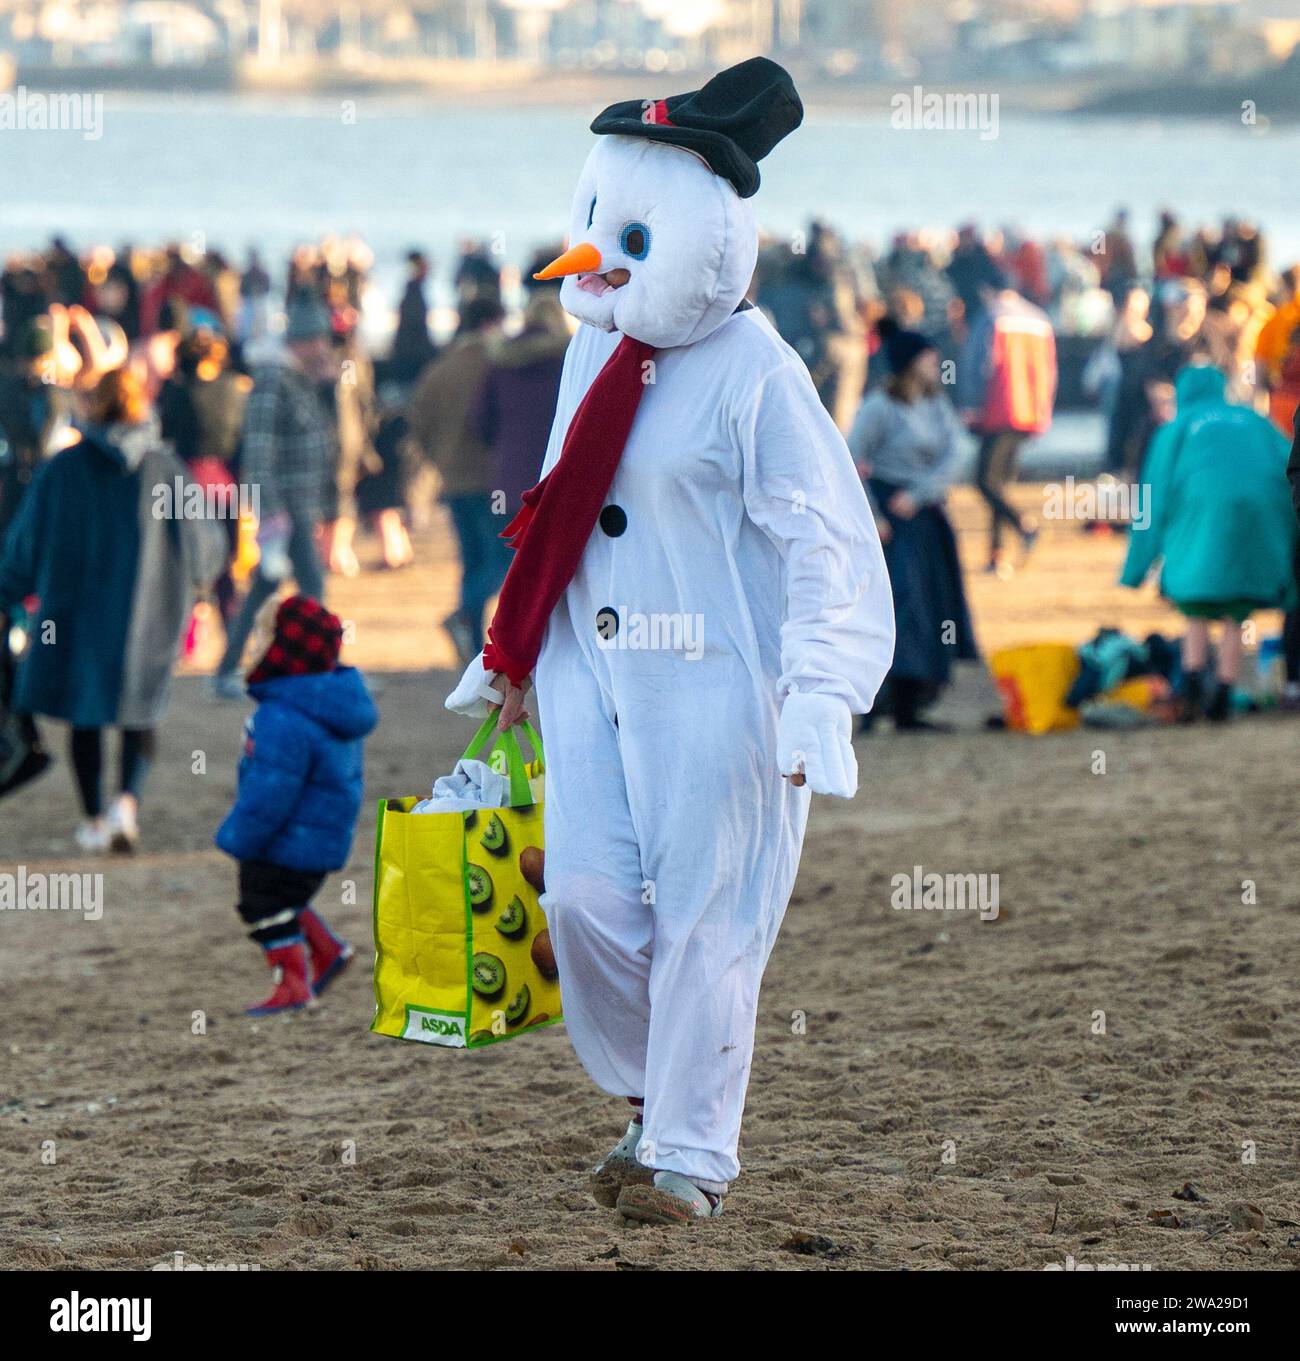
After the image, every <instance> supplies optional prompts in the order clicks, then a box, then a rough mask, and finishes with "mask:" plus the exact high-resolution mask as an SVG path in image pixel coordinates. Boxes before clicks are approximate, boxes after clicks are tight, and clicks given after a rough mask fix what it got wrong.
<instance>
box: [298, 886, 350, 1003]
mask: <svg viewBox="0 0 1300 1361" xmlns="http://www.w3.org/2000/svg"><path fill="white" fill-rule="evenodd" d="M298 924H299V925H300V926H301V927H302V933H303V935H304V936H306V937H307V949H308V950H310V951H311V992H312V996H313V997H319V996H320V995H321V993H323V992H324V991H325V989H326V988H328V987H329V985H330V984H331V983H332V982H333V981H334V980H335V979H336V978H337V977H338V976H339V974H341V973H342V972H343V970H344V969H346V968H347V967H348V965H349V963H351V961H352V947H351V946H350V945H349V944H348V943H347V941H345V940H343V939H342V938H341V937H340V936H336V935H335V934H334V932H333V931H331V930H330V929H329V927H328V926H327V925H326V923H325V919H324V918H323V917H322V916H321V915H320V913H318V912H317V911H316V909H315V908H314V907H304V908H303V910H302V911H301V912H300V913H299V914H298Z"/></svg>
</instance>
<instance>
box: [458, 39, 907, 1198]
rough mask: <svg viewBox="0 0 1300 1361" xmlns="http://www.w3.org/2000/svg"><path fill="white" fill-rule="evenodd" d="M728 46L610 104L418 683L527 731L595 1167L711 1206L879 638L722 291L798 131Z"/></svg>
mask: <svg viewBox="0 0 1300 1361" xmlns="http://www.w3.org/2000/svg"><path fill="white" fill-rule="evenodd" d="M802 117H803V106H802V104H801V103H800V100H799V96H798V94H797V93H796V91H795V88H794V84H793V82H792V81H791V79H790V76H789V75H788V73H787V72H786V71H785V70H783V69H782V68H781V67H780V66H778V65H776V64H775V63H774V62H771V61H768V60H767V59H765V58H762V57H757V58H754V59H752V60H750V61H746V62H743V63H742V64H741V65H739V66H736V67H733V68H731V69H730V70H727V71H724V72H722V73H721V74H719V75H717V76H715V77H714V78H713V79H712V80H710V81H709V82H708V83H707V84H706V85H705V86H704V87H703V88H702V89H700V90H698V91H695V92H692V93H689V94H684V95H677V96H673V97H670V98H668V99H666V100H633V101H629V102H626V103H620V104H615V105H612V106H611V107H610V108H608V109H606V110H605V112H604V113H602V114H600V116H599V117H598V118H596V120H595V121H594V122H593V123H592V125H591V128H592V131H593V132H595V133H598V134H601V135H600V137H599V140H598V141H597V143H596V145H595V147H594V148H593V150H592V152H591V154H590V156H589V157H588V159H587V163H586V165H585V167H584V168H583V171H582V174H581V177H580V179H579V181H578V188H577V192H576V194H575V195H574V201H573V216H572V223H571V230H570V234H569V241H570V242H571V243H572V244H571V245H570V248H569V249H568V250H567V251H566V252H565V253H564V254H563V255H561V256H560V257H559V259H557V260H555V261H554V262H553V263H552V264H550V265H549V266H547V268H546V269H544V270H542V271H541V273H540V274H538V275H537V277H538V278H553V277H561V276H562V277H563V284H562V287H561V291H560V298H561V301H562V303H563V304H564V306H565V308H566V309H567V311H569V312H570V313H571V314H572V315H573V316H575V317H576V318H577V319H578V320H579V321H580V322H583V323H585V324H584V325H582V326H580V327H579V328H578V331H577V334H576V335H575V336H574V339H573V341H572V343H571V344H570V346H569V349H568V353H567V357H566V360H565V364H564V372H563V377H562V380H561V387H560V396H559V404H558V408H557V410H556V415H555V423H554V426H553V428H552V431H551V438H550V443H549V447H548V449H547V452H546V459H545V463H544V466H543V477H542V481H541V482H540V483H539V484H538V486H537V487H535V488H533V489H532V490H530V491H529V492H527V493H525V496H524V506H523V509H522V510H521V512H520V513H519V514H518V515H517V516H516V517H515V519H514V520H513V521H512V522H511V524H510V525H509V526H508V528H507V531H506V534H507V537H509V538H510V539H511V541H512V542H513V544H514V547H515V556H514V559H513V561H512V564H511V568H510V572H509V575H508V576H507V578H506V582H505V585H504V587H503V588H502V592H501V597H500V601H499V604H498V608H497V613H496V616H495V618H494V620H493V623H492V626H491V628H490V630H489V642H488V644H487V646H486V647H485V648H484V650H483V653H482V654H481V655H480V656H479V657H478V658H476V659H475V661H474V662H472V663H471V664H470V666H469V668H468V669H467V670H466V672H465V675H464V676H463V678H462V680H461V682H460V684H459V685H458V686H457V688H456V690H455V691H454V692H453V694H452V695H451V696H450V697H449V698H448V700H447V707H448V708H449V709H452V710H454V711H456V712H459V713H464V714H467V715H470V716H473V717H482V716H484V715H485V714H486V713H487V712H488V710H489V708H490V707H491V706H499V707H500V720H499V724H500V726H501V727H502V728H503V729H504V728H506V727H508V726H510V725H511V724H513V723H516V722H518V721H519V720H520V718H521V717H522V715H523V713H524V707H523V706H524V700H525V695H526V692H527V690H528V688H529V686H530V685H531V684H533V682H534V680H535V684H536V698H537V705H538V712H539V717H540V720H541V725H542V730H543V732H544V734H545V737H546V744H547V767H548V768H547V790H546V812H545V823H546V825H545V833H546V870H545V879H546V887H545V893H544V896H543V897H542V899H541V901H542V905H543V907H544V908H545V911H546V914H547V919H548V922H549V924H550V929H551V937H552V942H553V945H554V949H555V955H556V960H557V964H558V967H559V973H560V978H561V981H562V987H563V992H564V1014H565V1019H566V1021H567V1023H568V1027H569V1033H570V1036H571V1038H572V1042H573V1046H574V1049H575V1050H576V1051H577V1054H578V1057H579V1059H580V1060H581V1061H582V1063H583V1065H584V1066H585V1067H586V1069H587V1071H588V1073H589V1074H590V1075H591V1077H592V1078H593V1079H594V1080H595V1082H596V1083H597V1084H598V1085H599V1086H601V1087H602V1088H604V1089H605V1090H606V1091H608V1092H610V1093H612V1094H614V1095H618V1096H622V1097H626V1098H628V1099H629V1100H630V1101H631V1102H632V1104H633V1109H634V1117H633V1119H632V1122H631V1124H630V1125H629V1128H628V1130H627V1133H626V1134H625V1135H624V1137H623V1139H622V1140H621V1141H620V1142H619V1143H618V1144H617V1145H616V1146H615V1148H614V1149H613V1150H612V1152H611V1153H610V1154H609V1155H608V1156H607V1157H606V1158H605V1159H604V1161H603V1162H602V1163H601V1164H600V1165H599V1166H598V1167H597V1168H596V1169H595V1172H594V1174H593V1190H594V1192H595V1193H596V1195H597V1199H599V1200H601V1201H602V1202H603V1203H605V1204H617V1207H618V1209H619V1210H620V1211H621V1212H622V1213H623V1215H624V1216H626V1217H628V1218H632V1219H639V1220H642V1221H646V1222H652V1223H676V1222H685V1221H689V1220H692V1219H695V1218H703V1217H709V1216H712V1215H715V1214H717V1213H718V1212H719V1211H720V1209H721V1205H722V1196H723V1194H724V1193H725V1192H726V1190H727V1188H728V1186H729V1185H730V1183H731V1182H732V1181H733V1180H734V1179H735V1178H736V1176H737V1174H738V1172H739V1168H740V1165H739V1163H738V1161H737V1158H736V1147H737V1143H738V1140H739V1135H740V1123H741V1115H742V1112H743V1109H744V1102H745V1090H746V1087H747V1085H748V1081H749V1072H750V1062H751V1058H752V1055H753V1048H754V1029H755V1021H756V1014H757V1003H758V991H759V984H760V981H761V979H762V975H763V970H764V968H765V966H766V964H767V959H768V956H769V954H770V953H771V950H772V946H773V943H774V942H775V939H776V934H777V931H778V929H779V927H780V924H781V919H782V916H783V915H784V913H785V908H786V904H787V902H788V901H789V897H790V892H791V890H792V888H793V885H794V880H795V874H796V871H797V869H798V865H799V853H800V848H801V845H802V842H803V835H804V827H805V824H806V822H807V818H808V805H809V801H810V798H811V794H812V793H814V792H816V793H822V794H835V795H838V796H840V797H841V798H851V797H852V796H853V794H854V793H855V791H856V789H857V762H856V760H855V758H854V754H853V747H852V745H851V741H850V739H851V734H852V730H853V719H852V715H853V714H855V713H865V712H866V711H867V710H868V709H870V707H871V704H872V701H873V699H874V698H875V694H876V690H877V689H878V687H879V686H880V683H881V681H882V679H883V677H884V675H885V673H886V672H887V671H888V669H889V665H890V661H891V659H892V656H893V646H894V622H893V609H892V604H891V596H890V589H889V581H888V578H887V575H886V570H885V564H884V557H883V554H882V552H881V547H880V541H879V538H878V536H877V533H876V528H875V522H874V520H873V518H872V515H871V512H870V509H869V507H868V503H867V498H866V495H865V493H864V491H863V488H862V485H861V483H860V482H859V480H858V477H857V474H856V472H855V470H854V466H853V461H852V459H851V457H850V455H849V452H848V449H847V448H846V446H845V443H844V440H843V439H842V437H841V435H840V433H839V431H838V430H837V429H836V427H835V425H834V424H833V422H832V421H831V419H830V417H829V416H828V415H827V413H826V411H825V410H824V409H823V407H822V405H821V403H820V402H819V401H818V398H817V394H816V391H815V390H814V388H813V384H812V381H811V379H810V378H809V375H808V371H807V369H806V368H805V366H804V364H803V361H802V360H801V359H800V358H799V356H798V355H797V354H796V353H795V352H794V351H793V350H792V349H791V348H790V347H789V346H788V345H786V344H785V343H784V342H783V341H782V340H781V339H780V337H779V336H778V335H777V334H776V332H775V331H774V330H773V328H772V327H771V325H770V324H769V323H768V321H767V320H766V318H765V317H764V316H763V315H762V313H761V312H759V311H758V310H757V309H755V308H753V307H751V306H750V305H749V303H747V302H746V301H745V293H746V291H747V289H748V287H749V284H750V281H751V279H752V277H753V273H754V265H755V261H756V258H757V253H758V231H757V227H756V225H755V219H754V215H753V211H752V207H751V204H750V198H751V196H752V195H753V194H754V192H755V191H756V190H757V188H758V184H759V173H758V167H757V165H756V164H755V162H756V161H758V160H759V159H760V158H761V157H762V156H764V155H765V154H766V153H767V152H768V151H770V150H771V148H772V147H773V146H775V145H776V143H777V142H778V141H779V140H780V139H781V138H782V137H784V136H785V135H786V134H787V133H789V132H791V131H793V130H794V129H795V128H796V127H798V125H799V123H800V122H801V121H802Z"/></svg>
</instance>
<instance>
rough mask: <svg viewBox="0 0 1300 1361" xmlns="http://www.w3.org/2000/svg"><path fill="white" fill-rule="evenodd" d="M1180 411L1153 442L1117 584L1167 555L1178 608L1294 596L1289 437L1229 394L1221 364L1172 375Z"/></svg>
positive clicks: (1260, 603)
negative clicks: (1226, 390)
mask: <svg viewBox="0 0 1300 1361" xmlns="http://www.w3.org/2000/svg"><path fill="white" fill-rule="evenodd" d="M1174 390H1175V392H1176V394H1177V400H1178V406H1177V411H1178V414H1177V415H1176V416H1175V418H1174V419H1173V420H1172V421H1170V422H1169V424H1168V425H1166V426H1164V427H1162V428H1161V429H1160V430H1159V431H1158V432H1157V434H1156V437H1155V439H1154V440H1152V442H1151V449H1150V452H1149V453H1148V455H1147V460H1146V466H1145V467H1144V468H1143V472H1142V484H1143V485H1142V486H1141V487H1140V488H1139V491H1140V495H1141V500H1140V501H1139V502H1138V503H1137V509H1138V510H1139V511H1140V512H1141V513H1135V515H1134V523H1133V528H1132V530H1131V532H1130V536H1129V543H1128V557H1127V558H1126V560H1125V562H1124V570H1123V572H1122V573H1121V574H1120V582H1121V584H1122V585H1125V586H1140V585H1141V584H1142V582H1143V581H1144V580H1145V578H1146V575H1147V573H1148V572H1149V571H1150V570H1151V567H1152V565H1153V564H1154V562H1155V561H1156V559H1157V558H1163V559H1164V568H1163V570H1162V572H1161V575H1160V590H1161V593H1162V594H1163V595H1165V596H1166V597H1167V598H1168V599H1169V600H1171V601H1173V603H1174V604H1175V605H1203V604H1213V603H1217V602H1223V603H1224V604H1229V603H1236V602H1247V603H1249V604H1251V605H1254V606H1255V607H1257V608H1260V609H1265V608H1271V607H1278V608H1289V607H1290V606H1291V605H1292V604H1294V602H1295V594H1296V591H1295V574H1294V570H1293V567H1292V562H1293V554H1294V552H1295V540H1296V519H1295V514H1294V512H1293V511H1292V509H1291V498H1290V489H1289V487H1288V485H1287V479H1286V463H1287V443H1286V440H1285V439H1284V438H1283V436H1282V435H1281V434H1279V432H1278V430H1277V429H1276V427H1275V426H1273V425H1272V424H1271V423H1270V422H1269V421H1267V420H1265V419H1264V417H1263V416H1260V415H1257V414H1256V413H1255V412H1253V411H1251V410H1249V409H1248V408H1247V407H1244V406H1235V405H1233V404H1232V403H1231V402H1229V401H1228V400H1227V398H1226V396H1225V379H1224V376H1223V374H1222V373H1220V372H1219V370H1218V369H1214V368H1208V367H1196V366H1193V367H1188V368H1185V369H1183V370H1181V372H1180V373H1179V374H1178V376H1177V378H1176V379H1175V380H1174Z"/></svg>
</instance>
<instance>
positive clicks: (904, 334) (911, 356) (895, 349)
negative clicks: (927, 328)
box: [877, 318, 937, 378]
mask: <svg viewBox="0 0 1300 1361" xmlns="http://www.w3.org/2000/svg"><path fill="white" fill-rule="evenodd" d="M877 329H878V330H879V332H880V338H881V344H880V348H881V350H882V351H883V352H884V356H885V364H886V365H887V366H888V368H889V371H890V373H892V374H893V375H894V377H895V378H901V377H902V376H903V374H905V373H906V372H907V371H908V369H910V368H911V367H912V364H913V363H914V362H915V361H916V359H917V357H918V356H919V355H923V354H924V353H925V352H926V350H933V349H936V348H937V346H936V345H935V343H934V341H933V340H931V339H930V337H929V336H927V335H922V334H921V332H920V331H904V330H903V329H902V328H901V327H899V326H897V325H895V324H894V323H893V322H891V321H890V319H889V318H886V319H885V320H884V322H883V323H882V324H881V325H880V326H879V327H878V328H877Z"/></svg>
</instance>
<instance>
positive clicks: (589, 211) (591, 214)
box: [587, 194, 596, 227]
mask: <svg viewBox="0 0 1300 1361" xmlns="http://www.w3.org/2000/svg"><path fill="white" fill-rule="evenodd" d="M595 216H596V196H595V194H593V195H592V196H591V207H590V208H588V209H587V226H589V227H590V226H591V221H592V219H593V218H594V217H595Z"/></svg>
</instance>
